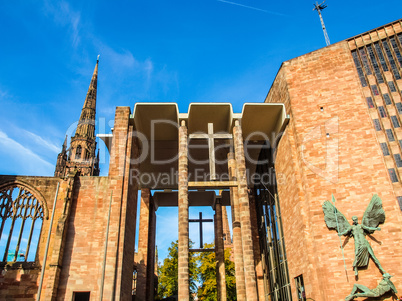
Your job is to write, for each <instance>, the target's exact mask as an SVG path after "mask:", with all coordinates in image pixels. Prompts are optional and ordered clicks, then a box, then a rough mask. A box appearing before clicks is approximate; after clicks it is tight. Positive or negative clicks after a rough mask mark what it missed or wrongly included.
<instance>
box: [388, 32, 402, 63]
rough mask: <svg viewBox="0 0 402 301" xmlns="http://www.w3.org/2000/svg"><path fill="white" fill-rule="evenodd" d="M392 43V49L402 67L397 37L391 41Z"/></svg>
mask: <svg viewBox="0 0 402 301" xmlns="http://www.w3.org/2000/svg"><path fill="white" fill-rule="evenodd" d="M389 40H390V41H391V45H392V48H393V49H394V52H395V55H396V58H397V60H398V62H399V65H400V66H401V67H402V56H401V52H400V51H399V48H398V44H397V43H396V40H395V37H392V38H390V39H389Z"/></svg>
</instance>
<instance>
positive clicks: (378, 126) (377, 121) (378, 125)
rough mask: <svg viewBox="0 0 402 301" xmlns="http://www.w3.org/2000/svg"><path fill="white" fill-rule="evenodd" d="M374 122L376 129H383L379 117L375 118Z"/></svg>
mask: <svg viewBox="0 0 402 301" xmlns="http://www.w3.org/2000/svg"><path fill="white" fill-rule="evenodd" d="M373 122H374V128H375V130H376V131H381V124H380V121H379V120H378V119H373Z"/></svg>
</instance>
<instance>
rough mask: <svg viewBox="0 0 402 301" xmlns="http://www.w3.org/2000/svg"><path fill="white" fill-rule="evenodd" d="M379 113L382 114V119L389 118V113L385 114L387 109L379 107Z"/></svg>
mask: <svg viewBox="0 0 402 301" xmlns="http://www.w3.org/2000/svg"><path fill="white" fill-rule="evenodd" d="M378 112H379V113H380V116H381V117H382V118H384V117H387V112H385V109H384V107H383V106H379V107H378Z"/></svg>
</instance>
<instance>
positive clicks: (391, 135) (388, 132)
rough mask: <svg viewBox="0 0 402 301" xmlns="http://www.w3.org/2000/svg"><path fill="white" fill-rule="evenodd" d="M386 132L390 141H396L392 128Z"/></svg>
mask: <svg viewBox="0 0 402 301" xmlns="http://www.w3.org/2000/svg"><path fill="white" fill-rule="evenodd" d="M385 132H386V133H387V137H388V141H390V142H393V141H395V137H394V134H393V133H392V130H391V129H386V130H385Z"/></svg>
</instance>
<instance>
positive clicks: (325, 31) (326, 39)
mask: <svg viewBox="0 0 402 301" xmlns="http://www.w3.org/2000/svg"><path fill="white" fill-rule="evenodd" d="M324 3H325V0H324V1H323V2H322V3H321V4H318V2H316V3H315V4H313V5H314V9H313V10H316V11H317V12H318V15H319V16H320V21H321V26H322V30H323V31H324V37H325V43H327V46H328V45H329V44H331V42H330V41H329V37H328V33H327V29H326V28H325V24H324V19H323V18H322V15H321V11H322V10H323V9H324V8H326V7H327V5H326V4H324Z"/></svg>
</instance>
